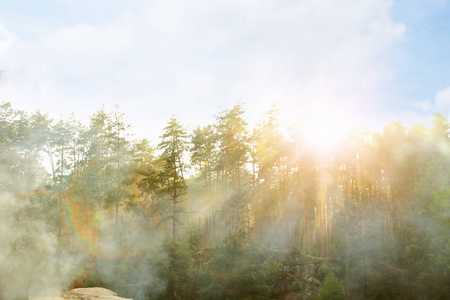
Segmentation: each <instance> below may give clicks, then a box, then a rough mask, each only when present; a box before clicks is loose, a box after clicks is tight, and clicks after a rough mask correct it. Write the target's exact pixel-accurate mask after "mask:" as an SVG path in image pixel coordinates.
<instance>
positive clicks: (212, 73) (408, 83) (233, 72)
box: [0, 0, 450, 137]
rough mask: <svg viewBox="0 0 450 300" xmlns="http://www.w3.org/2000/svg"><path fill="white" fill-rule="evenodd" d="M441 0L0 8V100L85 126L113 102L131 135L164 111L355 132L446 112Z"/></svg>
mask: <svg viewBox="0 0 450 300" xmlns="http://www.w3.org/2000/svg"><path fill="white" fill-rule="evenodd" d="M449 53H450V7H449V1H444V0H414V1H410V0H397V1H387V0H321V1H315V0H222V1H219V0H191V1H182V0H95V1H92V0H89V1H88V0H43V1H35V0H9V1H5V0H0V69H1V70H3V71H4V72H3V73H2V77H1V78H0V101H10V102H11V103H13V105H14V107H16V108H20V109H27V110H33V109H40V110H42V111H46V112H49V113H50V115H51V116H53V117H59V116H61V115H62V116H67V115H68V114H70V113H71V112H73V111H74V112H75V113H76V114H77V115H78V116H79V117H80V118H87V116H88V115H90V114H92V113H93V112H95V111H96V110H98V109H100V108H101V107H102V106H103V105H104V106H105V108H106V109H107V110H112V109H113V107H114V105H115V104H118V105H119V106H120V108H121V110H123V111H124V112H125V113H126V115H127V119H128V121H129V123H131V124H132V126H133V128H134V129H133V130H134V131H135V132H136V133H137V136H138V137H144V136H149V137H153V136H154V135H155V134H156V135H158V134H159V133H160V131H161V129H162V127H163V126H164V124H165V122H166V121H167V120H168V119H169V118H170V116H171V115H172V114H176V115H177V117H179V118H180V119H181V120H182V121H183V122H184V123H185V124H187V125H189V126H193V124H203V123H206V122H212V121H213V115H214V114H215V113H217V112H218V111H219V110H221V109H224V108H230V107H231V106H232V105H234V104H235V103H245V104H244V107H245V109H246V112H247V117H246V118H247V119H248V120H249V121H250V123H252V122H256V120H258V119H260V118H261V117H262V116H263V114H264V111H265V110H267V109H268V108H269V107H270V106H271V105H272V104H273V103H277V104H278V106H279V107H280V110H281V112H282V116H283V118H284V119H286V120H295V119H296V117H297V116H298V115H300V114H301V113H302V111H304V110H307V109H308V107H311V106H316V107H319V108H321V107H323V108H327V109H328V110H331V111H336V112H340V113H343V114H346V116H347V117H348V118H349V119H352V121H353V122H354V123H355V124H359V123H365V124H367V125H369V126H372V125H377V124H383V123H385V122H387V121H394V120H401V121H402V122H403V123H404V124H406V125H409V124H413V123H424V122H428V121H429V120H430V118H431V116H432V113H433V112H434V111H439V112H441V113H443V114H444V115H446V116H449V115H450V55H449Z"/></svg>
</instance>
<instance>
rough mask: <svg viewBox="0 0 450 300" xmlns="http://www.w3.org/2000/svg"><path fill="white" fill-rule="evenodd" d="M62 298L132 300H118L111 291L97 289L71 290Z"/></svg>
mask: <svg viewBox="0 0 450 300" xmlns="http://www.w3.org/2000/svg"><path fill="white" fill-rule="evenodd" d="M62 297H63V298H64V299H67V300H133V299H126V298H120V297H118V296H117V294H116V293H114V292H113V291H111V290H108V289H104V288H99V287H93V288H79V289H72V290H70V291H68V292H67V293H65V294H64V295H63V296H62Z"/></svg>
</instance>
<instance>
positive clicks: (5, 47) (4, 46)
mask: <svg viewBox="0 0 450 300" xmlns="http://www.w3.org/2000/svg"><path fill="white" fill-rule="evenodd" d="M15 40H16V37H15V36H14V34H13V33H12V32H10V31H8V30H6V29H5V28H4V27H3V25H2V24H0V57H1V56H4V55H5V54H6V53H7V52H8V51H9V50H10V49H11V48H12V46H13V45H14V42H15Z"/></svg>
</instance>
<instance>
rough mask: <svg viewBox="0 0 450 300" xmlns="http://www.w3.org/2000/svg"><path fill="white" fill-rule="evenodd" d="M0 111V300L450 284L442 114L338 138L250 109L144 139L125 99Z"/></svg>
mask: <svg viewBox="0 0 450 300" xmlns="http://www.w3.org/2000/svg"><path fill="white" fill-rule="evenodd" d="M0 116H1V120H0V122H1V123H0V126H1V128H0V129H1V131H0V134H1V135H0V165H1V171H0V208H1V210H0V240H1V248H0V270H1V274H0V298H1V299H8V300H12V299H28V297H38V296H42V297H44V296H46V297H56V296H60V295H62V294H63V293H65V292H66V291H68V290H70V289H72V288H79V287H105V288H108V289H111V290H113V291H115V292H117V293H118V295H119V296H121V297H128V298H133V299H135V300H140V299H226V298H229V297H236V298H249V299H256V298H258V299H259V298H261V299H285V298H284V297H286V295H290V294H292V295H296V297H300V295H306V296H305V297H316V298H317V299H329V298H326V297H328V296H329V297H333V298H332V299H345V298H352V299H406V298H408V299H424V298H427V299H444V298H445V297H446V296H449V289H448V280H449V275H450V274H449V273H448V268H449V266H450V261H449V257H450V253H449V252H448V251H449V249H450V248H449V244H448V243H449V240H450V236H449V234H450V230H449V227H448V226H449V223H448V220H449V216H450V206H449V202H450V200H449V199H450V186H449V183H450V139H449V124H448V120H447V119H446V118H445V117H443V116H442V115H440V114H436V115H435V120H434V121H433V124H431V126H429V127H424V126H415V127H411V128H406V127H404V126H403V125H402V124H401V123H400V122H393V123H389V124H386V125H385V126H384V127H383V129H382V130H381V131H370V130H367V129H354V130H353V131H351V132H349V133H348V134H347V135H345V138H342V140H341V141H340V142H339V144H331V143H311V141H308V140H307V138H308V135H305V134H302V132H304V128H301V127H299V126H300V125H292V126H291V127H290V128H283V127H282V125H280V124H282V122H280V120H279V112H278V110H277V108H276V107H273V108H272V109H271V110H270V111H268V112H267V113H266V114H265V115H264V116H263V118H262V119H261V121H260V122H259V123H258V125H256V126H255V127H253V128H250V127H249V126H248V124H247V122H246V115H245V111H244V110H243V108H242V106H241V105H235V106H234V107H232V108H230V109H224V110H222V111H220V112H218V113H217V114H215V115H214V120H215V122H214V123H212V124H199V127H197V128H195V129H194V130H191V131H188V130H187V129H186V128H185V127H184V126H183V124H182V122H181V120H180V119H178V118H176V117H171V118H168V119H169V120H168V122H167V126H166V127H165V128H164V130H163V132H162V133H161V135H160V139H159V141H148V140H145V139H144V140H135V139H133V137H132V136H131V135H130V125H131V126H132V124H126V123H125V121H124V120H125V116H124V114H123V113H122V112H121V111H120V109H119V108H116V110H115V111H105V110H98V111H96V112H94V113H93V114H92V115H91V117H90V118H89V120H87V121H86V120H78V119H77V118H76V117H75V116H74V117H72V118H70V119H66V120H52V119H50V118H49V117H48V115H46V114H45V113H44V112H39V111H35V112H25V111H21V110H16V109H15V108H14V107H12V105H11V104H10V103H3V104H2V105H1V106H0ZM322 131H323V130H320V131H317V132H322ZM319 138H320V137H319ZM322 138H326V134H324V135H323V136H322ZM315 140H317V137H315ZM321 145H326V147H327V149H320V148H317V147H321ZM292 266H294V267H292ZM327 295H328V296H327ZM330 295H331V296H330ZM302 297H303V296H302Z"/></svg>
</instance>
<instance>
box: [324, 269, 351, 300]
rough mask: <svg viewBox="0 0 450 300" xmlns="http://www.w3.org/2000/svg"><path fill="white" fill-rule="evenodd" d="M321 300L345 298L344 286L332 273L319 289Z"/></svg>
mask: <svg viewBox="0 0 450 300" xmlns="http://www.w3.org/2000/svg"><path fill="white" fill-rule="evenodd" d="M319 293H320V298H319V299H320V300H341V299H345V297H344V286H343V285H342V284H341V283H340V282H339V280H338V279H337V278H336V276H334V274H332V273H330V274H328V275H327V277H326V278H325V281H324V282H323V284H322V286H321V287H320V288H319Z"/></svg>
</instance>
